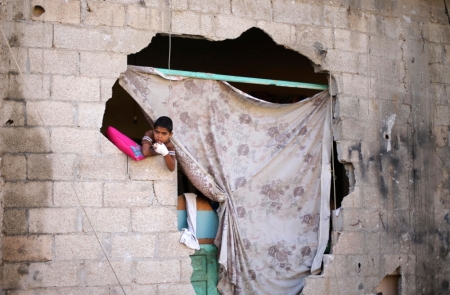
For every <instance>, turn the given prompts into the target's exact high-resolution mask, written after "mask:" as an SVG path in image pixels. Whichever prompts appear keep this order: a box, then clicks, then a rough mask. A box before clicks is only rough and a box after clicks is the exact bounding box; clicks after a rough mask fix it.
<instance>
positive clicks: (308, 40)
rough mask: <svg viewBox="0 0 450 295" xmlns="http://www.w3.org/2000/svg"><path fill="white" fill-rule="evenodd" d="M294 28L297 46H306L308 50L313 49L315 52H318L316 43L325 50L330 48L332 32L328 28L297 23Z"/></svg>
mask: <svg viewBox="0 0 450 295" xmlns="http://www.w3.org/2000/svg"><path fill="white" fill-rule="evenodd" d="M296 28H297V31H296V36H297V41H296V43H297V46H300V47H302V48H303V47H307V48H309V50H314V52H315V53H320V52H318V48H317V45H318V44H320V46H321V47H322V48H323V49H325V50H327V49H328V48H332V46H333V39H332V36H333V33H332V32H331V29H330V28H325V27H320V26H308V25H299V26H296Z"/></svg>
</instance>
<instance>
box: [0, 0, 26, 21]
mask: <svg viewBox="0 0 450 295" xmlns="http://www.w3.org/2000/svg"><path fill="white" fill-rule="evenodd" d="M3 4H4V5H3V7H4V8H3V9H4V10H3V13H4V15H3V17H4V18H3V19H4V20H13V21H23V20H28V19H29V18H30V8H31V7H30V3H27V2H25V3H24V2H22V1H12V2H8V3H6V2H5V3H3Z"/></svg>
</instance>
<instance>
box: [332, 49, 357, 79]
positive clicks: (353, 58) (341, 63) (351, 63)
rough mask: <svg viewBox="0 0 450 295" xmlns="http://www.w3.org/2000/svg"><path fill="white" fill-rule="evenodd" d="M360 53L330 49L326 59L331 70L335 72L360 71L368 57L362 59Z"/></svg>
mask: <svg viewBox="0 0 450 295" xmlns="http://www.w3.org/2000/svg"><path fill="white" fill-rule="evenodd" d="M359 57H360V55H359V54H357V53H353V52H348V51H341V50H328V53H327V56H326V60H327V63H328V67H329V69H330V70H332V71H334V72H347V73H355V74H356V73H358V72H359V71H360V68H361V67H362V66H364V65H365V62H366V59H360V58H359Z"/></svg>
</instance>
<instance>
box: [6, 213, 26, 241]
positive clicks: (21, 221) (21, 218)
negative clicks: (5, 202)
mask: <svg viewBox="0 0 450 295" xmlns="http://www.w3.org/2000/svg"><path fill="white" fill-rule="evenodd" d="M3 232H4V233H5V235H20V234H25V233H26V232H27V215H26V211H25V210H23V209H11V210H5V212H4V215H3Z"/></svg>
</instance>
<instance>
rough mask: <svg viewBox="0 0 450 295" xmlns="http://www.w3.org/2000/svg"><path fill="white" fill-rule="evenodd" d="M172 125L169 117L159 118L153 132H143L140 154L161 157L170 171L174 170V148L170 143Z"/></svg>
mask: <svg viewBox="0 0 450 295" xmlns="http://www.w3.org/2000/svg"><path fill="white" fill-rule="evenodd" d="M172 128H173V123H172V119H170V118H169V117H165V116H163V117H159V118H158V120H156V121H155V124H154V125H153V130H149V131H147V132H145V135H144V137H143V138H142V144H141V145H142V154H143V155H144V156H146V157H154V156H157V155H162V156H163V157H164V160H165V161H166V165H167V168H169V170H170V171H173V170H175V161H176V158H175V146H174V145H173V144H172V142H170V138H171V137H172V135H173V132H172Z"/></svg>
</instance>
